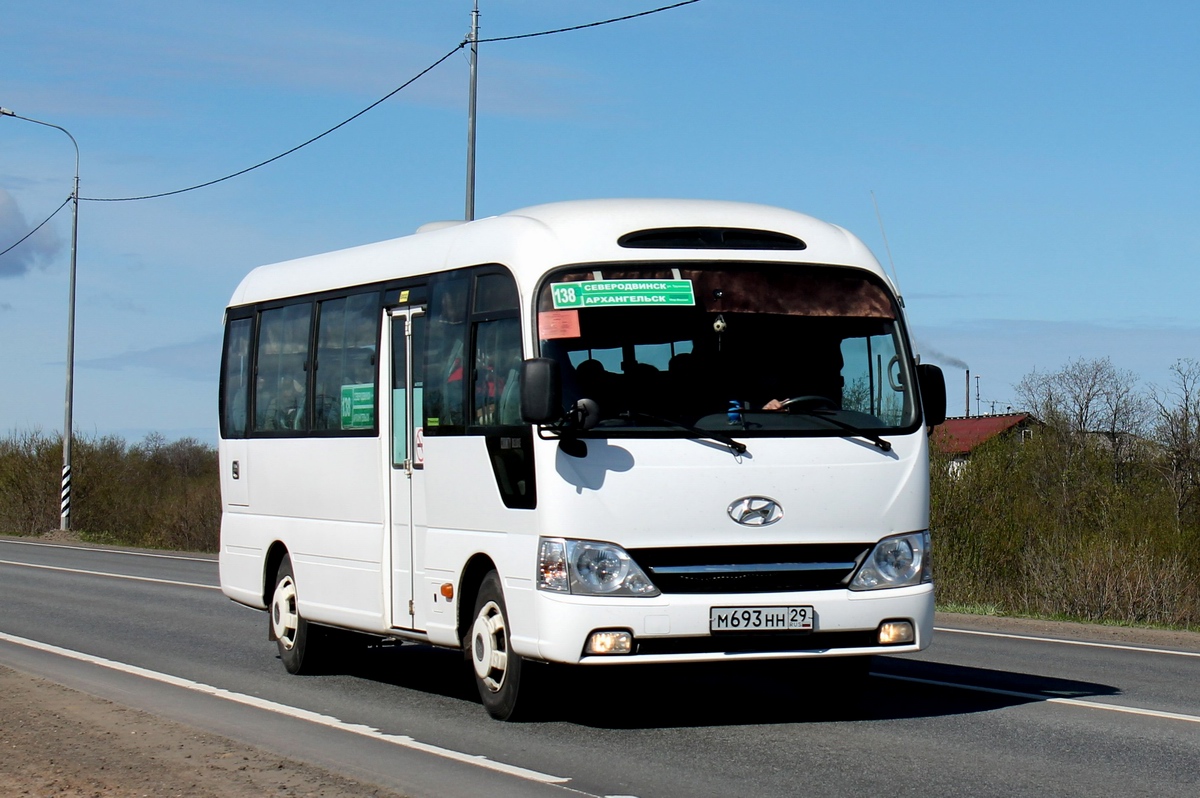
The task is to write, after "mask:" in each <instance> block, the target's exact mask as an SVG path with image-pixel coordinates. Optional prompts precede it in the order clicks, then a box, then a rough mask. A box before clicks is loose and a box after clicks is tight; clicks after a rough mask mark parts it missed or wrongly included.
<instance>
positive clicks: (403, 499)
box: [219, 200, 946, 719]
mask: <svg viewBox="0 0 1200 798" xmlns="http://www.w3.org/2000/svg"><path fill="white" fill-rule="evenodd" d="M427 228H429V229H425V228H423V229H422V231H419V232H418V233H417V234H415V235H411V236H408V237H405V238H399V239H395V240H391V241H384V242H380V243H376V244H370V245H367V246H362V247H357V248H353V249H347V250H343V251H339V252H331V253H328V254H324V255H317V256H313V257H308V258H301V259H298V260H294V261H289V262H286V263H279V264H274V265H270V266H263V267H260V268H258V269H255V270H254V271H252V272H251V273H250V274H249V275H248V276H247V277H246V278H245V279H244V280H243V281H242V283H241V285H239V286H238V288H237V290H236V291H235V292H234V294H233V298H232V300H231V301H230V304H229V307H228V308H227V309H226V314H225V343H224V351H223V359H222V366H221V387H220V447H219V448H220V462H221V492H222V505H223V516H222V523H221V550H220V570H221V588H222V590H223V591H224V593H225V594H226V595H227V596H228V597H229V598H231V599H233V600H234V601H237V602H240V603H242V604H245V605H248V606H250V607H255V608H259V609H263V610H267V611H268V613H269V616H270V624H269V629H270V635H271V637H272V638H273V639H274V640H275V641H277V645H278V649H279V655H280V657H281V659H282V660H283V663H284V665H285V667H286V668H287V670H288V671H290V672H292V673H299V672H304V671H306V670H312V669H313V668H315V667H316V666H317V664H318V663H320V662H324V661H327V658H328V657H330V656H332V655H336V654H337V653H338V646H339V645H342V644H343V641H344V640H345V638H346V637H347V635H344V634H341V633H339V632H338V630H351V631H355V632H360V633H361V632H365V633H369V634H371V635H376V636H380V637H385V638H394V639H400V640H409V641H420V642H424V643H427V644H431V645H435V646H444V647H449V648H457V649H462V650H463V652H464V655H465V657H466V659H467V660H469V661H470V663H472V665H473V666H474V674H475V677H476V681H477V683H478V689H479V694H480V696H481V699H482V702H483V704H484V706H485V708H486V709H487V711H488V712H489V713H490V714H491V715H492V716H493V717H496V718H500V719H505V718H509V717H510V716H512V715H513V713H514V712H517V711H518V709H519V708H520V707H521V706H522V705H523V703H524V704H528V703H529V701H528V698H526V699H525V700H524V702H523V700H522V695H526V696H527V695H528V693H529V690H528V689H526V690H523V689H522V684H523V683H524V684H525V685H526V687H527V688H528V687H529V686H530V678H531V676H532V671H534V670H536V669H533V668H529V667H525V668H524V671H523V667H522V666H523V664H525V663H529V662H531V661H543V662H554V663H567V664H579V665H585V666H586V665H600V664H605V665H608V664H613V665H615V664H621V663H624V664H628V663H681V662H704V661H709V662H712V661H733V660H743V659H745V660H756V659H757V660H770V659H792V660H803V659H812V658H824V657H840V658H842V659H840V660H838V662H837V664H838V665H839V668H838V670H839V671H841V672H843V673H861V674H863V675H865V673H866V663H867V662H868V661H869V657H870V656H871V655H873V654H877V653H881V652H888V653H901V652H911V651H918V650H921V649H923V648H925V647H926V646H928V645H929V642H930V637H931V634H932V629H933V606H934V605H933V584H932V576H931V564H930V551H929V530H928V525H929V468H928V428H929V427H930V426H932V425H935V424H938V423H940V422H941V421H942V420H943V418H944V416H945V403H946V400H945V384H944V382H943V379H942V374H941V372H940V370H938V369H937V367H936V366H932V365H928V364H926V365H918V363H917V358H916V357H915V355H914V352H913V347H912V343H911V338H910V336H909V333H908V330H907V328H906V324H905V321H904V313H903V307H902V302H901V301H900V300H899V299H898V297H897V293H896V290H895V288H894V286H893V285H892V283H891V282H890V281H889V279H888V278H887V276H886V274H885V273H884V271H883V270H882V269H881V268H880V266H879V264H878V262H877V261H876V260H875V258H874V257H873V256H872V255H871V253H870V251H869V250H868V249H867V248H866V247H865V246H864V245H863V244H862V243H861V242H860V241H859V240H858V239H857V238H855V237H854V236H853V235H851V234H850V233H848V232H847V231H845V230H844V229H842V228H840V227H837V226H834V225H831V224H827V223H825V222H821V221H818V220H816V219H813V218H811V217H808V216H804V215H802V214H799V213H794V212H791V211H787V210H782V209H779V208H771V207H766V206H761V205H751V204H742V203H731V202H710V201H678V200H595V201H579V202H563V203H556V204H547V205H541V206H537V207H532V208H526V209H523V210H518V211H514V212H512V213H507V214H504V215H501V216H496V217H492V218H488V219H481V220H478V221H473V222H469V223H458V224H449V223H443V224H435V225H427ZM586 674H587V669H580V670H579V671H578V672H577V677H578V678H584V677H585V676H586Z"/></svg>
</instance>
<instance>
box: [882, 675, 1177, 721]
mask: <svg viewBox="0 0 1200 798" xmlns="http://www.w3.org/2000/svg"><path fill="white" fill-rule="evenodd" d="M871 675H872V676H879V677H881V678H883V679H895V680H897V681H901V682H914V683H916V684H929V685H933V686H935V687H953V688H956V689H958V690H973V691H974V692H977V693H991V694H993V695H1002V696H1008V697H1009V698H1021V699H1025V700H1028V701H1036V702H1039V703H1046V704H1067V705H1069V706H1073V707H1084V708H1085V709H1103V710H1107V711H1108V712H1122V713H1124V714H1126V715H1141V716H1143V717H1147V718H1161V719H1164V720H1182V721H1185V722H1187V723H1200V716H1197V715H1184V714H1182V713H1180V712H1164V711H1162V710H1158V709H1143V708H1142V707H1125V706H1121V705H1119V704H1105V703H1102V702H1100V701H1085V700H1083V699H1081V698H1056V697H1050V696H1044V695H1038V694H1037V693H1020V692H1017V691H1015V690H1002V689H1000V688H999V687H982V686H979V685H974V684H962V683H961V682H942V681H937V680H935V679H920V678H918V677H916V676H900V675H898V674H894V673H875V672H874V671H872V672H871Z"/></svg>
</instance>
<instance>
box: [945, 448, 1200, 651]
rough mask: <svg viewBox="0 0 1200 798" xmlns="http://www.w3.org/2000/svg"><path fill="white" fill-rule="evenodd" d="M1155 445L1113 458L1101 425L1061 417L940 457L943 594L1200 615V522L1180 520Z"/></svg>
mask: <svg viewBox="0 0 1200 798" xmlns="http://www.w3.org/2000/svg"><path fill="white" fill-rule="evenodd" d="M1159 457H1160V455H1159V454H1158V453H1156V451H1155V450H1154V449H1153V448H1151V447H1145V448H1142V449H1140V450H1138V451H1136V452H1134V453H1133V454H1131V455H1130V456H1129V457H1128V458H1126V460H1125V461H1124V462H1122V464H1121V466H1122V467H1121V468H1120V469H1119V470H1114V468H1113V461H1112V454H1111V451H1110V450H1109V449H1107V448H1106V447H1105V446H1103V445H1097V443H1096V439H1095V438H1094V437H1093V438H1092V439H1090V440H1089V438H1088V436H1086V435H1080V434H1077V433H1071V432H1063V431H1060V430H1055V429H1052V428H1044V429H1040V430H1037V431H1036V432H1035V434H1034V436H1033V438H1032V439H1030V440H1024V441H1023V440H1022V439H1021V438H1020V437H1018V436H1013V437H1009V438H1000V439H995V440H992V441H989V442H988V443H986V444H984V445H982V446H980V447H978V448H977V449H976V450H975V451H974V452H973V453H972V455H971V459H970V460H969V462H967V463H966V464H965V465H962V466H960V467H956V468H952V467H951V464H950V462H949V460H948V458H946V457H944V456H940V455H934V458H933V462H932V465H931V467H932V473H931V478H932V495H931V526H932V528H933V531H934V534H935V544H934V546H935V547H934V558H935V559H934V563H935V569H936V570H935V574H936V583H937V587H938V600H939V602H941V603H944V604H948V605H960V606H979V605H989V606H993V607H996V608H997V609H999V610H1000V611H1001V612H1006V613H1012V614H1019V615H1037V616H1050V617H1063V618H1071V619H1077V620H1088V621H1107V622H1120V623H1140V624H1159V625H1167V626H1177V627H1196V626H1200V589H1198V588H1197V582H1198V580H1197V578H1196V577H1197V574H1200V551H1198V548H1197V542H1200V530H1197V529H1194V528H1187V527H1181V526H1179V524H1178V523H1177V514H1176V506H1175V501H1174V498H1173V495H1172V492H1171V490H1170V486H1169V485H1168V483H1167V481H1166V480H1164V479H1163V476H1162V472H1161V470H1160V469H1159V468H1157V467H1156V466H1157V460H1158V458H1159Z"/></svg>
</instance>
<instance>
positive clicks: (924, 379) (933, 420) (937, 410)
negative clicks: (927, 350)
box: [917, 363, 946, 427]
mask: <svg viewBox="0 0 1200 798" xmlns="http://www.w3.org/2000/svg"><path fill="white" fill-rule="evenodd" d="M917 383H918V384H919V385H920V386H921V409H922V410H923V411H924V412H925V424H926V425H927V426H930V427H936V426H937V425H938V424H941V423H942V422H943V421H945V420H946V378H945V377H944V376H943V375H942V370H941V369H940V368H938V367H937V366H935V365H933V364H931V363H922V364H921V365H919V366H917Z"/></svg>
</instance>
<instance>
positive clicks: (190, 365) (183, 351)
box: [76, 335, 221, 382]
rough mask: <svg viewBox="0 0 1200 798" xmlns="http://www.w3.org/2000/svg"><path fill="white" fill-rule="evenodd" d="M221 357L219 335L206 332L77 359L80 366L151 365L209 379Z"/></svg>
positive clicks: (106, 368)
mask: <svg viewBox="0 0 1200 798" xmlns="http://www.w3.org/2000/svg"><path fill="white" fill-rule="evenodd" d="M220 359H221V336H220V335H206V336H204V337H203V338H199V339H197V340H195V341H188V342H185V343H180V344H168V345H167V346H155V347H151V348H150V349H138V350H134V351H130V352H123V353H122V354H119V355H113V356H111V357H101V358H93V359H91V360H81V361H77V362H76V365H77V366H79V367H80V368H91V369H100V370H103V371H122V370H124V369H129V368H142V369H152V370H154V371H158V372H160V373H162V374H164V375H166V376H169V377H174V378H183V379H188V380H198V381H202V382H211V381H213V380H214V379H215V375H216V374H217V370H218V368H219V363H220Z"/></svg>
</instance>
